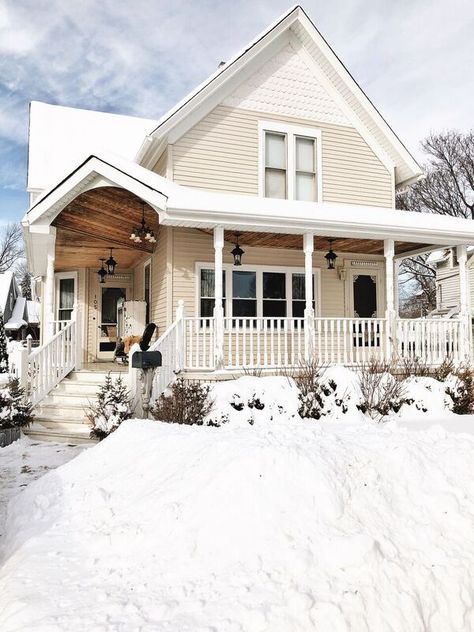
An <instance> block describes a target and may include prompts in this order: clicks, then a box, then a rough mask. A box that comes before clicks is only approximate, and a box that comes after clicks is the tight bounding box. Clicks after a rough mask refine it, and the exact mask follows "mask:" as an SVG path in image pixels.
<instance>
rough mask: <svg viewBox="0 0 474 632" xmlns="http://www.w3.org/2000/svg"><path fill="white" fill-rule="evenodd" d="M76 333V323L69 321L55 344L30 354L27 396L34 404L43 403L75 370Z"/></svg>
mask: <svg viewBox="0 0 474 632" xmlns="http://www.w3.org/2000/svg"><path fill="white" fill-rule="evenodd" d="M76 329H77V325H76V321H75V320H70V321H68V323H67V325H65V326H64V327H63V328H62V329H60V331H58V333H56V334H55V335H54V336H53V337H52V338H51V340H49V341H48V342H47V343H46V344H44V345H43V346H41V347H38V348H37V349H34V350H33V351H32V352H31V353H30V354H29V356H28V363H27V394H28V397H29V400H30V401H31V403H32V404H37V403H38V402H40V401H41V400H42V399H43V398H44V397H45V396H46V395H47V394H48V393H49V391H51V389H53V388H54V387H55V386H56V385H57V384H59V382H60V381H61V380H62V379H63V378H64V377H66V375H67V374H68V373H70V372H71V371H72V370H73V369H74V367H75V365H76V359H77V350H76Z"/></svg>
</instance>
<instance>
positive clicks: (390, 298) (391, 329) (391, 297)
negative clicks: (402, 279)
mask: <svg viewBox="0 0 474 632" xmlns="http://www.w3.org/2000/svg"><path fill="white" fill-rule="evenodd" d="M383 251H384V256H385V296H386V302H385V319H386V327H387V335H386V343H385V344H386V346H385V356H386V359H387V360H391V359H392V356H393V353H394V348H395V344H394V343H395V331H396V329H395V326H396V323H395V288H394V263H393V258H394V256H395V242H394V240H393V239H384V242H383Z"/></svg>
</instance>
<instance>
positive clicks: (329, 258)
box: [324, 239, 337, 270]
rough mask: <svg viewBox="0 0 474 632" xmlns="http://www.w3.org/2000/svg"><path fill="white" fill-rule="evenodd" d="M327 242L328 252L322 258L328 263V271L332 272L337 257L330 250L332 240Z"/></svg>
mask: <svg viewBox="0 0 474 632" xmlns="http://www.w3.org/2000/svg"><path fill="white" fill-rule="evenodd" d="M328 241H329V252H328V253H326V254H325V255H324V258H325V259H326V261H327V262H328V270H334V268H335V264H336V259H337V255H336V253H335V252H334V251H333V249H332V242H333V241H334V239H329V240H328Z"/></svg>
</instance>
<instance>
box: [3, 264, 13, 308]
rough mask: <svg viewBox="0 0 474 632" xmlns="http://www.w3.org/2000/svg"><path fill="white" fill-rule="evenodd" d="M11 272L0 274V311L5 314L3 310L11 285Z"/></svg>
mask: <svg viewBox="0 0 474 632" xmlns="http://www.w3.org/2000/svg"><path fill="white" fill-rule="evenodd" d="M12 279H13V272H4V273H3V274H0V310H1V311H2V312H5V308H6V305H7V301H8V296H9V293H10V286H11V284H12Z"/></svg>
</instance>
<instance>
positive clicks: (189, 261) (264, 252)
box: [171, 228, 384, 317]
mask: <svg viewBox="0 0 474 632" xmlns="http://www.w3.org/2000/svg"><path fill="white" fill-rule="evenodd" d="M172 241H173V244H172V245H173V255H172V257H173V259H172V260H173V276H172V297H171V300H172V304H173V307H174V308H175V307H176V304H177V301H178V300H180V299H182V300H184V303H185V309H186V313H187V315H188V316H198V311H197V310H198V306H197V292H198V285H197V282H198V281H197V277H196V263H198V262H200V263H213V261H214V247H213V238H212V236H211V235H207V234H205V233H202V232H200V231H198V230H194V229H184V228H183V229H177V228H174V229H173V233H172ZM231 250H232V244H230V243H228V242H226V243H225V246H224V253H223V254H224V263H232V256H231V254H230V251H231ZM244 250H245V255H244V263H245V264H249V265H252V264H253V265H268V266H282V267H299V268H304V254H303V251H302V250H289V249H282V248H251V247H248V246H244ZM324 254H325V253H324V252H315V253H314V257H313V262H314V267H315V268H320V270H321V306H320V310H321V316H326V317H335V316H339V317H341V316H344V315H345V313H346V284H347V283H348V280H347V281H342V280H340V279H339V275H338V272H337V270H328V269H327V267H326V261H325V259H324ZM339 257H340V258H339V259H338V265H339V266H343V264H344V262H346V264H347V265H349V264H350V262H351V261H353V260H363V261H369V260H370V261H378V262H379V270H380V271H381V272H383V270H384V260H383V258H382V257H375V256H370V255H362V254H357V253H354V254H352V253H339ZM382 276H383V275H382ZM348 279H349V275H348ZM380 292H381V294H380V297H379V298H380V303H381V305H383V304H384V295H383V292H384V289H383V281H382V282H381V283H380ZM379 315H380V316H383V313H380V314H379Z"/></svg>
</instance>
